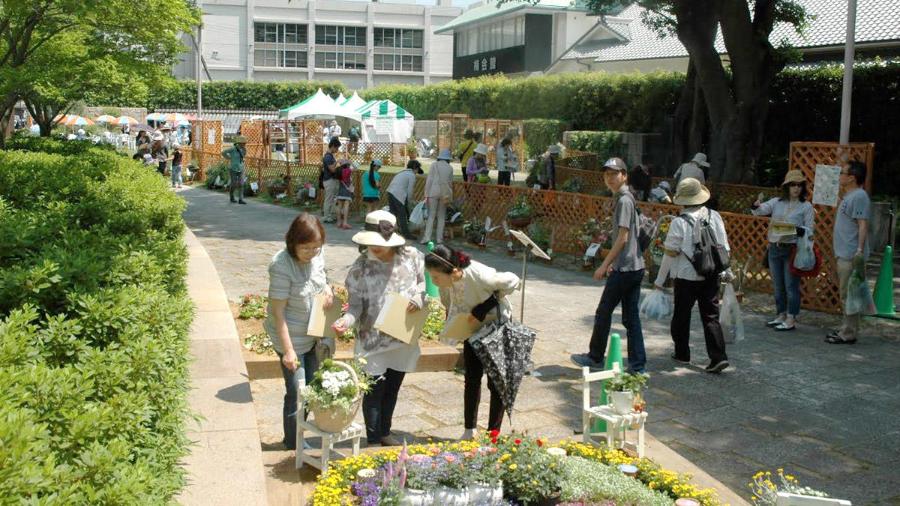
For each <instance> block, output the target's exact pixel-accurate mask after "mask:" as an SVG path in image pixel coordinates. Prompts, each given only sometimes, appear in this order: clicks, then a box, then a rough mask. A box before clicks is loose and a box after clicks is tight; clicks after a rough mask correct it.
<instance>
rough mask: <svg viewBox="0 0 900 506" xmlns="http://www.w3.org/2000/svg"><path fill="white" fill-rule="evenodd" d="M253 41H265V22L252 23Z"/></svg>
mask: <svg viewBox="0 0 900 506" xmlns="http://www.w3.org/2000/svg"><path fill="white" fill-rule="evenodd" d="M253 41H254V42H265V41H266V25H265V23H254V25H253Z"/></svg>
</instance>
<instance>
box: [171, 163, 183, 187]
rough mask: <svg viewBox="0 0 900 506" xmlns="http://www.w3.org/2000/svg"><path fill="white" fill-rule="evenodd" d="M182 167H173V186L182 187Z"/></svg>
mask: <svg viewBox="0 0 900 506" xmlns="http://www.w3.org/2000/svg"><path fill="white" fill-rule="evenodd" d="M181 183H182V181H181V165H173V166H172V186H175V185H176V184H177V185H181Z"/></svg>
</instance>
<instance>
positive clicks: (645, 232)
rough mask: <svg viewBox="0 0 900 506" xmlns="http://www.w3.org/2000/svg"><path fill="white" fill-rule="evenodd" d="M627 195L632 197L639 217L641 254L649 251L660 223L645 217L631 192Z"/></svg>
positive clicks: (638, 238)
mask: <svg viewBox="0 0 900 506" xmlns="http://www.w3.org/2000/svg"><path fill="white" fill-rule="evenodd" d="M625 195H628V196H629V197H631V202H632V203H633V204H634V212H635V214H636V215H637V217H636V220H637V223H636V225H637V241H638V247H639V248H640V252H641V254H643V253H644V252H645V251H647V248H649V247H650V243H651V242H652V241H653V238H654V237H656V232H657V231H658V229H659V221H657V220H654V219H653V218H650V217H649V216H645V215H644V214H643V213H642V212H641V209H640V208H639V207H638V205H637V200H635V198H634V195H632V194H631V192H626V193H625Z"/></svg>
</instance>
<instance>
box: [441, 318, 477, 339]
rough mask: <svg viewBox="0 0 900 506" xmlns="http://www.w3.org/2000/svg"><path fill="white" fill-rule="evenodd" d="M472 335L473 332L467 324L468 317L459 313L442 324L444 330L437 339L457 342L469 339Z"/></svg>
mask: <svg viewBox="0 0 900 506" xmlns="http://www.w3.org/2000/svg"><path fill="white" fill-rule="evenodd" d="M474 333H475V331H474V330H473V329H472V326H471V325H470V324H469V315H468V314H464V313H459V314H457V315H454V316H453V318H450V319H449V320H447V321H446V322H445V323H444V330H442V331H441V334H440V336H438V337H439V338H441V339H449V340H453V341H457V342H459V341H465V340H467V339H469V338H470V337H472V334H474Z"/></svg>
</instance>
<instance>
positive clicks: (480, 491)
mask: <svg viewBox="0 0 900 506" xmlns="http://www.w3.org/2000/svg"><path fill="white" fill-rule="evenodd" d="M502 502H503V485H496V486H491V485H484V484H473V485H469V504H489V505H490V504H502Z"/></svg>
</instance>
